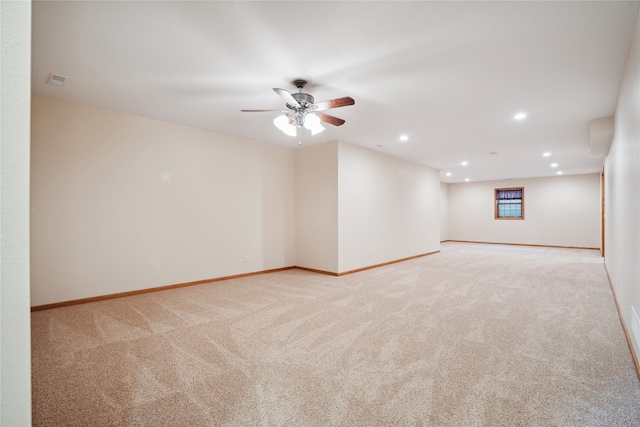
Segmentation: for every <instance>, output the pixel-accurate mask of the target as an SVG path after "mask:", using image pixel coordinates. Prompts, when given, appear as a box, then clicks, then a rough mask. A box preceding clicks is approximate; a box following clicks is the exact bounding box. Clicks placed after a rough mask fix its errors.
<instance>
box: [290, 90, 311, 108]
mask: <svg viewBox="0 0 640 427" xmlns="http://www.w3.org/2000/svg"><path fill="white" fill-rule="evenodd" d="M291 96H292V97H293V99H295V100H296V101H298V104H300V106H301V107H302V108H307V106H309V105H311V104H313V96H311V95H309V94H308V93H302V92H300V93H292V94H291Z"/></svg>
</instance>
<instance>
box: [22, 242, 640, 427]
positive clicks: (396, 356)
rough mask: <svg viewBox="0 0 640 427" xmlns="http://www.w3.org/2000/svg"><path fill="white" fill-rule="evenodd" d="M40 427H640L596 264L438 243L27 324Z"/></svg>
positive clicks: (636, 396)
mask: <svg viewBox="0 0 640 427" xmlns="http://www.w3.org/2000/svg"><path fill="white" fill-rule="evenodd" d="M32 365H33V371H32V372H33V424H34V425H36V426H639V425H640V384H639V381H638V377H637V375H636V372H635V367H634V364H633V361H632V357H631V353H630V351H629V348H628V346H627V342H626V340H625V337H624V333H623V330H622V327H621V324H620V320H619V318H618V314H617V311H616V307H615V303H614V300H613V297H612V293H611V289H610V287H609V284H608V281H607V277H606V273H605V270H604V265H603V260H602V258H601V257H600V254H599V252H597V251H591V250H580V249H557V248H539V247H518V246H501V245H482V244H464V243H444V244H442V251H441V253H439V254H435V255H431V256H427V257H423V258H418V259H414V260H410V261H405V262H402V263H397V264H392V265H389V266H385V267H380V268H376V269H372V270H367V271H363V272H360V273H355V274H351V275H347V276H342V277H332V276H326V275H320V274H315V273H310V272H306V271H301V270H288V271H283V272H278V273H271V274H265V275H259V276H253V277H247V278H241V279H234V280H229V281H224V282H215V283H211V284H203V285H198V286H192V287H188V288H181V289H175V290H170V291H163V292H156V293H151V294H144V295H138V296H133V297H126V298H120V299H114V300H108V301H102V302H96V303H90V304H83V305H77V306H70V307H64V308H57V309H51V310H45V311H39V312H34V313H32Z"/></svg>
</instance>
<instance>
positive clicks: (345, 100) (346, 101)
mask: <svg viewBox="0 0 640 427" xmlns="http://www.w3.org/2000/svg"><path fill="white" fill-rule="evenodd" d="M355 103H356V101H354V100H353V98H351V97H350V96H345V97H342V98H336V99H330V100H329V101H320V102H316V103H315V104H313V105H314V107H315V108H314V109H315V110H316V111H322V110H328V109H330V108H338V107H347V106H349V105H353V104H355Z"/></svg>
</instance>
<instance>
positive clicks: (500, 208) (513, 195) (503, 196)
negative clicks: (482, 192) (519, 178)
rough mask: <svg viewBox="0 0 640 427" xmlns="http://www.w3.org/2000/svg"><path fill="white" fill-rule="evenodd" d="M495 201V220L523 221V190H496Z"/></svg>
mask: <svg viewBox="0 0 640 427" xmlns="http://www.w3.org/2000/svg"><path fill="white" fill-rule="evenodd" d="M495 201H496V209H495V219H524V188H522V187H520V188H496V189H495Z"/></svg>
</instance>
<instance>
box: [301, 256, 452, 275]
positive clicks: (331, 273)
mask: <svg viewBox="0 0 640 427" xmlns="http://www.w3.org/2000/svg"><path fill="white" fill-rule="evenodd" d="M438 252H440V251H434V252H428V253H426V254H420V255H414V256H410V257H407V258H401V259H396V260H393V261H388V262H383V263H382V264H374V265H369V266H367V267H362V268H357V269H355V270H348V271H343V272H341V273H335V272H333V271H325V270H316V269H315V268H307V267H294V268H297V269H298V270H305V271H311V272H312V273H320V274H327V275H329V276H338V277H339V276H346V275H347V274H353V273H358V272H360V271H365V270H371V269H372V268H378V267H384V266H385V265H389V264H395V263H398V262H403V261H409V260H411V259H416V258H421V257H423V256H427V255H433V254H437V253H438Z"/></svg>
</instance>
